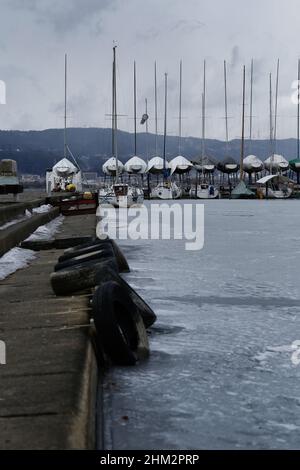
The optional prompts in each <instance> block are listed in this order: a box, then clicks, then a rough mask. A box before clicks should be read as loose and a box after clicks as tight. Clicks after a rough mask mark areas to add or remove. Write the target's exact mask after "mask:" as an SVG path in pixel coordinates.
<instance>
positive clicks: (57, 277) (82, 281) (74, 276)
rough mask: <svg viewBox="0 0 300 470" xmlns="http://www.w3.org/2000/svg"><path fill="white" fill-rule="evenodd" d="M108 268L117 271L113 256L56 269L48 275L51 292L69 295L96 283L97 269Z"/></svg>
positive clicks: (89, 287)
mask: <svg viewBox="0 0 300 470" xmlns="http://www.w3.org/2000/svg"><path fill="white" fill-rule="evenodd" d="M102 268H103V269H104V270H106V269H109V270H111V271H112V272H116V273H117V272H118V265H117V263H116V260H115V259H114V258H108V259H107V260H104V261H101V262H95V261H90V262H86V263H84V264H78V265H76V267H74V266H71V267H69V268H64V269H61V270H59V271H56V272H54V273H52V274H51V275H50V282H51V286H52V289H53V292H54V293H55V294H56V295H71V294H74V293H76V292H80V291H83V290H86V289H91V288H92V287H95V286H96V285H97V284H98V280H97V279H98V276H97V275H98V271H99V270H101V269H102Z"/></svg>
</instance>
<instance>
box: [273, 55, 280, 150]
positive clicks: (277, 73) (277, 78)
mask: <svg viewBox="0 0 300 470" xmlns="http://www.w3.org/2000/svg"><path fill="white" fill-rule="evenodd" d="M278 84H279V59H278V60H277V71H276V91H275V121H274V146H275V149H274V151H275V152H276V137H277V108H278Z"/></svg>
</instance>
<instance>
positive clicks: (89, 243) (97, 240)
mask: <svg viewBox="0 0 300 470" xmlns="http://www.w3.org/2000/svg"><path fill="white" fill-rule="evenodd" d="M109 241H110V239H109V238H106V239H104V240H100V238H96V237H93V238H91V239H90V240H89V241H87V242H85V243H81V244H80V245H77V246H74V247H71V248H67V249H66V250H65V252H64V254H69V253H73V252H74V251H76V250H81V249H83V248H88V247H89V246H92V245H96V244H99V245H101V244H102V243H103V244H105V243H107V242H109Z"/></svg>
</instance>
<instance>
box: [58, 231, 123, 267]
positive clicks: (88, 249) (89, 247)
mask: <svg viewBox="0 0 300 470" xmlns="http://www.w3.org/2000/svg"><path fill="white" fill-rule="evenodd" d="M99 246H101V247H107V246H111V247H112V249H113V251H114V254H115V257H116V260H117V263H118V265H119V272H120V273H128V272H129V271H130V268H129V265H128V262H127V260H126V258H125V256H124V254H123V252H122V251H121V249H120V247H119V246H118V245H117V243H116V242H115V241H114V240H111V239H110V238H108V239H105V240H100V239H98V238H96V239H93V241H92V242H90V243H84V244H82V245H80V246H77V247H75V248H70V249H69V250H66V251H65V253H64V254H63V255H62V256H61V257H60V258H59V259H58V261H59V262H63V261H66V260H68V259H71V258H74V257H75V256H77V255H78V254H85V253H92V252H93V251H96V250H97V248H98V247H99Z"/></svg>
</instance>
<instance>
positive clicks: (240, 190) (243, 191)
mask: <svg viewBox="0 0 300 470" xmlns="http://www.w3.org/2000/svg"><path fill="white" fill-rule="evenodd" d="M245 89H246V67H245V65H244V66H243V106H242V139H241V158H240V181H239V183H238V185H237V186H236V187H235V188H234V189H233V191H232V192H231V198H232V199H248V198H253V197H255V194H254V193H253V191H251V190H250V189H249V188H248V187H247V186H246V183H245V181H244V146H245Z"/></svg>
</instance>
